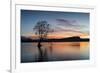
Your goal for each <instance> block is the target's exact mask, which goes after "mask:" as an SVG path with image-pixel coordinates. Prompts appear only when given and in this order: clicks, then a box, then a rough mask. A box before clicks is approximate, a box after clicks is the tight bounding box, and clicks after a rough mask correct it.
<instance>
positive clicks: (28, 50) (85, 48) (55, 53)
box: [21, 42, 89, 63]
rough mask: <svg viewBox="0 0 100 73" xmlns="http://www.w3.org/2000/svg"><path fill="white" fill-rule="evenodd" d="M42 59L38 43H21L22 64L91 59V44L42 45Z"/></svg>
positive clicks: (62, 43)
mask: <svg viewBox="0 0 100 73" xmlns="http://www.w3.org/2000/svg"><path fill="white" fill-rule="evenodd" d="M41 49H42V53H43V56H42V59H43V60H39V59H40V57H41V56H40V52H39V49H38V47H37V43H21V63H29V62H47V61H68V60H87V59H89V42H49V43H42V48H41Z"/></svg>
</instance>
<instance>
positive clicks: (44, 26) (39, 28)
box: [33, 21, 53, 61]
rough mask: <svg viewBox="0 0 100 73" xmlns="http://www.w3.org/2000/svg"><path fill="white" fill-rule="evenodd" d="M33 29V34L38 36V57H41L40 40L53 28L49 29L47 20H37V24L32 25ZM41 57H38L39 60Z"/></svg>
mask: <svg viewBox="0 0 100 73" xmlns="http://www.w3.org/2000/svg"><path fill="white" fill-rule="evenodd" d="M33 31H34V32H35V34H36V35H37V36H38V39H39V41H38V45H37V47H38V49H39V53H40V58H43V52H42V48H41V46H42V45H41V42H42V40H43V39H46V38H47V35H48V33H49V32H53V30H52V29H51V26H50V24H48V23H47V21H39V22H37V24H36V25H35V26H34V28H33ZM41 60H42V59H40V61H41Z"/></svg>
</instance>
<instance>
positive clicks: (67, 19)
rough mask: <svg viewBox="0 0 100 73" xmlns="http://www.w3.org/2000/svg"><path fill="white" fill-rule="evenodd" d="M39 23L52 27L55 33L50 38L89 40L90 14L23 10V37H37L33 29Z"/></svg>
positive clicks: (50, 34)
mask: <svg viewBox="0 0 100 73" xmlns="http://www.w3.org/2000/svg"><path fill="white" fill-rule="evenodd" d="M38 21H47V22H48V23H49V24H50V25H51V28H52V29H53V30H54V32H52V33H49V35H48V37H49V38H65V37H72V36H80V37H81V38H89V13H82V12H81V13H79V12H54V11H34V10H21V35H22V36H28V37H36V35H35V34H34V31H33V27H34V26H35V25H36V23H37V22H38Z"/></svg>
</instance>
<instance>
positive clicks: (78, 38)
mask: <svg viewBox="0 0 100 73" xmlns="http://www.w3.org/2000/svg"><path fill="white" fill-rule="evenodd" d="M38 41H39V39H31V38H28V37H24V36H21V42H38ZM87 41H89V38H80V37H79V36H73V37H68V38H61V39H55V38H54V39H43V40H42V42H87Z"/></svg>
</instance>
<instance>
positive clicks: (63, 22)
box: [56, 19, 80, 27]
mask: <svg viewBox="0 0 100 73" xmlns="http://www.w3.org/2000/svg"><path fill="white" fill-rule="evenodd" d="M56 21H57V24H58V25H61V26H66V27H80V25H79V23H78V22H77V21H76V20H67V19H56Z"/></svg>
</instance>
